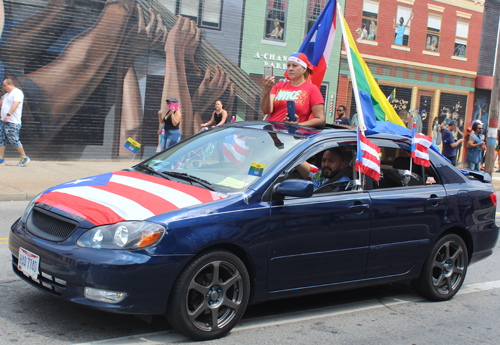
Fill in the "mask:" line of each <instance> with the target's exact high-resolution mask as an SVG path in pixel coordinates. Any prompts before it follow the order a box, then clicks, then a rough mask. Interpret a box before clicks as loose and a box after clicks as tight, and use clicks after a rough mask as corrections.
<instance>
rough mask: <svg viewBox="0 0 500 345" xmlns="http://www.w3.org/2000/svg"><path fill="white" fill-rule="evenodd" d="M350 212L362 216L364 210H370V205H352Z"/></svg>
mask: <svg viewBox="0 0 500 345" xmlns="http://www.w3.org/2000/svg"><path fill="white" fill-rule="evenodd" d="M350 208H351V211H352V212H354V213H357V214H362V213H363V212H364V211H365V210H369V209H370V204H358V205H352V206H351V207H350Z"/></svg>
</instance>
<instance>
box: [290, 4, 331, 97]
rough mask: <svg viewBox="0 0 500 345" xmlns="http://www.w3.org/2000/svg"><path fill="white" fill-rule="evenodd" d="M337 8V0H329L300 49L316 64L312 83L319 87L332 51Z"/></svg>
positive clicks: (300, 51)
mask: <svg viewBox="0 0 500 345" xmlns="http://www.w3.org/2000/svg"><path fill="white" fill-rule="evenodd" d="M317 1H320V0H317ZM336 9H337V1H336V0H329V1H328V3H327V4H326V5H325V8H324V9H323V11H321V14H320V15H319V17H318V19H317V20H316V22H315V23H314V25H313V27H312V28H311V30H310V31H309V33H308V34H307V36H306V38H305V39H304V42H302V45H301V46H300V49H299V53H304V54H306V55H307V59H308V60H309V62H310V63H311V64H312V65H313V66H314V74H313V75H311V83H313V84H314V85H316V86H317V87H318V88H319V87H321V82H322V81H323V77H324V75H325V71H326V68H327V67H328V61H329V60H330V54H331V52H332V47H333V39H334V38H335V29H336V22H337V11H336ZM309 11H311V9H309Z"/></svg>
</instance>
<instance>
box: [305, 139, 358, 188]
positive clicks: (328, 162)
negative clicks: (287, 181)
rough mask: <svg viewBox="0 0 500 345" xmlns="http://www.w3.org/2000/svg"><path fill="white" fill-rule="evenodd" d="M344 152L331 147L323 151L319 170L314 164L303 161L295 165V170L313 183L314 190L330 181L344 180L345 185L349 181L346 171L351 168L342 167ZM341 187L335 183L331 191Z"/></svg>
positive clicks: (338, 181)
mask: <svg viewBox="0 0 500 345" xmlns="http://www.w3.org/2000/svg"><path fill="white" fill-rule="evenodd" d="M344 166H345V162H344V154H343V153H342V151H341V150H339V149H338V148H331V149H328V150H326V151H325V152H324V153H323V158H322V159H321V170H318V168H316V167H315V166H314V165H311V164H309V163H308V162H304V163H302V164H301V165H299V166H298V167H297V171H298V172H299V173H300V175H301V176H302V177H303V178H304V179H306V180H310V181H312V183H313V184H314V190H315V191H316V190H317V189H318V188H320V187H321V186H323V185H326V184H331V183H334V182H336V183H340V182H345V184H343V185H344V187H345V185H346V184H347V183H348V182H349V181H350V178H349V177H348V176H347V175H348V171H349V170H350V169H351V168H350V167H349V166H347V167H346V168H344ZM340 189H341V185H340V184H337V186H336V187H335V188H332V191H338V190H340Z"/></svg>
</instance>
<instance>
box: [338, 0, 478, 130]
mask: <svg viewBox="0 0 500 345" xmlns="http://www.w3.org/2000/svg"><path fill="white" fill-rule="evenodd" d="M483 12H484V1H483V0H475V1H473V0H454V1H444V0H419V1H415V0H351V1H348V2H347V5H346V9H345V17H346V21H347V23H348V25H349V27H350V29H351V32H352V33H353V36H354V37H355V39H357V46H358V49H359V51H360V53H361V55H362V56H363V58H364V59H365V61H366V63H367V65H368V67H369V68H370V70H371V72H372V74H373V76H374V77H375V79H376V80H377V82H378V83H379V85H380V87H381V89H382V91H383V92H384V93H385V94H386V95H389V94H390V93H391V92H392V91H393V90H394V89H396V98H395V99H394V100H393V106H394V108H395V109H396V112H397V113H398V114H399V115H400V117H401V118H402V119H403V121H404V122H408V120H409V116H411V114H410V113H409V112H410V110H415V112H414V114H415V116H414V117H415V118H418V117H420V119H417V123H419V120H421V127H420V130H421V132H423V133H425V134H427V135H430V136H433V135H434V136H437V133H436V131H435V130H433V127H434V129H435V124H436V123H443V122H448V121H449V119H451V118H455V119H457V120H458V121H459V124H460V125H461V126H465V123H470V122H471V118H472V115H473V112H474V109H473V108H474V107H473V105H474V87H475V82H476V76H477V70H478V60H479V47H480V41H481V28H482V23H483ZM382 14H383V15H382ZM340 74H341V75H340V77H339V86H338V94H337V104H342V103H345V104H346V106H347V108H348V110H349V113H350V115H353V114H354V113H355V112H356V108H355V104H354V99H353V97H352V85H351V83H350V77H349V70H348V66H347V60H346V56H345V51H344V50H343V51H342V57H341V61H340ZM417 114H418V115H417Z"/></svg>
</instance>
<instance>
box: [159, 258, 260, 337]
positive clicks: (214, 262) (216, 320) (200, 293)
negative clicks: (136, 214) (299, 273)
mask: <svg viewBox="0 0 500 345" xmlns="http://www.w3.org/2000/svg"><path fill="white" fill-rule="evenodd" d="M249 296H250V278H249V275H248V271H247V269H246V267H245V265H244V264H243V262H242V261H241V260H240V259H239V258H238V257H237V256H236V255H234V254H232V253H230V252H227V251H211V252H207V253H205V254H202V255H201V256H199V257H198V258H196V259H195V260H194V261H193V262H191V263H190V264H189V265H188V266H187V267H186V268H185V269H184V271H183V272H182V273H181V274H180V276H179V278H178V279H177V281H176V283H175V285H174V287H173V290H172V293H171V296H170V299H169V305H168V306H167V319H168V322H169V323H170V325H171V326H172V327H174V328H175V329H176V330H177V331H178V332H180V333H183V334H185V335H187V336H188V337H190V338H192V339H195V340H210V339H216V338H219V337H222V336H224V335H225V334H227V333H228V332H229V331H231V329H232V328H233V327H234V326H235V325H236V323H238V321H239V320H240V319H241V317H242V316H243V313H244V312H245V309H246V307H247V304H248V298H249Z"/></svg>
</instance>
